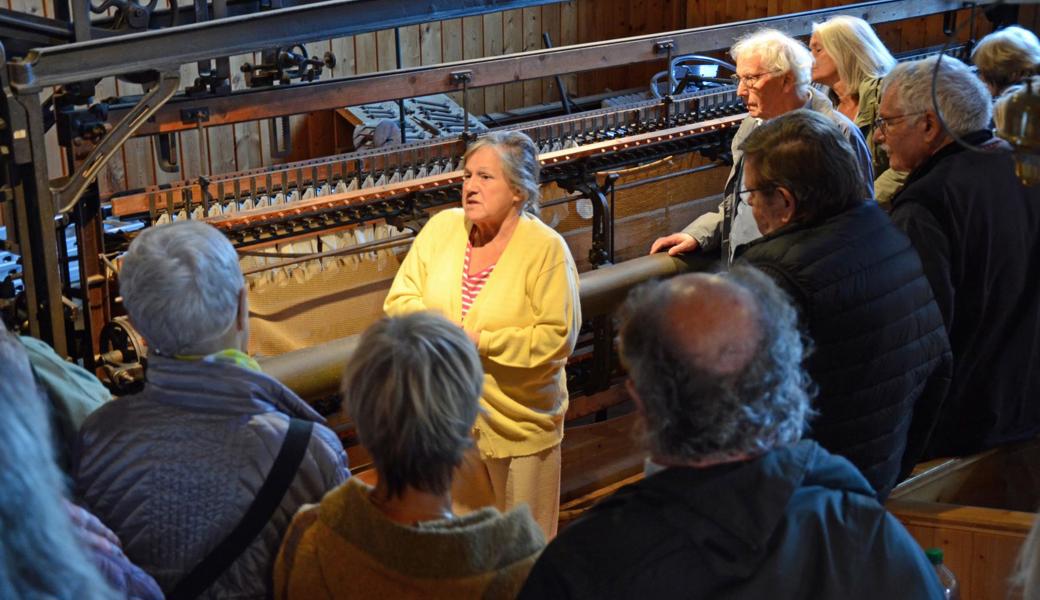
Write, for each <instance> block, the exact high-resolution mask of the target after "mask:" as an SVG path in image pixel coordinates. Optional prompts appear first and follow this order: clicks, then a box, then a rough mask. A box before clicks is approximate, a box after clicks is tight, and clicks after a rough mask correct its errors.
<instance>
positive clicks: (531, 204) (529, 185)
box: [462, 131, 541, 217]
mask: <svg viewBox="0 0 1040 600" xmlns="http://www.w3.org/2000/svg"><path fill="white" fill-rule="evenodd" d="M481 148H491V149H493V150H494V151H495V152H496V153H497V154H498V158H499V160H501V161H502V172H503V173H504V174H505V177H506V181H507V182H508V183H509V185H510V186H512V187H513V188H514V189H516V190H518V191H520V192H521V193H522V194H523V201H522V202H521V203H520V210H522V211H524V212H526V213H528V214H530V215H532V216H535V217H537V216H538V213H539V210H540V205H539V200H540V199H541V188H540V186H539V179H538V178H539V173H540V171H541V164H540V163H539V162H538V148H537V147H536V146H535V145H534V142H533V141H531V138H529V137H527V135H525V134H523V133H520V132H519V131H493V132H491V133H489V134H487V135H484V136H482V137H480V138H477V140H476V141H475V142H473V143H472V144H470V146H469V148H466V154H465V155H464V156H463V158H462V162H463V163H465V162H467V161H468V160H469V158H470V157H471V156H473V155H474V154H475V153H476V152H477V151H478V150H480V149H481Z"/></svg>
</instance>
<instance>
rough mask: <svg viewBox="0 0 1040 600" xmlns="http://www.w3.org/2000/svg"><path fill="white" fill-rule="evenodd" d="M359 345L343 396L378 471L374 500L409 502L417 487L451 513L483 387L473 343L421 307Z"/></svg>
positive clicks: (373, 330) (383, 324) (381, 324)
mask: <svg viewBox="0 0 1040 600" xmlns="http://www.w3.org/2000/svg"><path fill="white" fill-rule="evenodd" d="M358 348H360V349H361V350H360V351H359V352H356V353H355V354H354V356H353V358H352V359H351V361H350V364H349V365H348V366H347V370H346V373H345V374H344V375H343V398H344V400H345V402H346V409H347V412H348V413H349V414H350V416H351V418H352V419H353V420H354V424H355V426H356V428H357V433H358V439H359V440H360V441H361V444H362V445H363V446H364V447H365V448H367V449H368V451H369V452H370V453H371V454H372V461H373V462H374V463H375V466H376V471H377V472H378V473H379V485H377V486H376V489H375V491H374V492H373V501H374V502H376V503H377V504H379V505H381V506H389V505H392V504H395V503H398V502H400V503H403V504H405V505H407V504H408V502H409V501H410V499H412V498H413V497H414V496H413V493H414V492H416V491H419V492H425V493H427V494H433V495H438V496H441V497H443V498H445V499H446V503H445V504H444V506H443V507H442V508H443V510H444V511H445V512H447V513H450V512H451V501H450V498H451V496H450V489H451V480H452V472H453V471H454V470H455V467H457V466H458V465H459V463H460V462H461V461H462V457H463V455H464V454H465V452H466V450H468V449H469V448H470V447H471V446H472V445H473V438H472V435H471V432H472V429H473V423H474V422H475V421H476V419H477V411H478V407H479V403H478V399H479V398H480V390H481V388H483V386H484V370H483V368H481V366H480V355H478V354H477V348H476V346H474V345H473V342H471V341H470V340H469V338H468V337H466V333H465V332H464V331H463V330H462V329H461V328H460V327H459V326H457V325H455V324H453V323H451V322H450V321H448V320H447V319H445V318H443V317H440V316H438V315H435V314H433V313H429V312H420V313H412V314H410V315H407V316H403V317H397V318H386V319H383V320H381V321H378V322H377V323H376V324H375V325H373V326H371V327H370V328H369V329H368V330H367V331H365V333H364V335H362V336H361V341H360V343H359V344H358ZM406 510H407V509H406Z"/></svg>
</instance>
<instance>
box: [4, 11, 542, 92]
mask: <svg viewBox="0 0 1040 600" xmlns="http://www.w3.org/2000/svg"><path fill="white" fill-rule="evenodd" d="M558 1H559V0H484V1H482V2H479V3H476V2H472V1H470V0H466V1H459V0H456V1H454V2H448V1H445V0H442V1H440V2H431V1H430V0H395V1H394V2H385V1H384V0H326V1H324V2H315V3H312V4H303V5H300V6H293V7H289V8H282V9H278V10H269V11H262V12H257V13H253V14H248V15H241V16H236V17H228V18H227V19H221V20H219V21H207V22H203V23H194V24H191V25H182V26H180V27H171V28H167V29H157V30H152V31H146V32H142V33H135V34H130V35H124V36H118V37H114V38H109V39H99V40H92V41H89V42H77V43H74V44H65V45H63V46H56V47H52V48H38V49H35V50H33V51H31V52H30V53H29V54H28V55H26V56H25V58H24V59H23V60H18V61H13V62H12V65H11V72H12V85H14V86H15V87H16V88H19V93H35V91H37V90H40V89H43V88H45V87H49V86H52V85H60V84H65V83H71V82H74V81H84V80H87V79H100V78H104V77H109V76H113V75H122V74H125V73H133V72H137V71H145V70H149V69H156V68H159V67H163V66H167V65H172V66H178V65H183V64H187V63H192V62H198V61H202V60H209V59H213V58H220V57H222V56H235V55H238V54H248V53H250V52H256V51H259V50H262V49H264V48H271V47H281V46H293V45H296V44H301V43H307V42H315V41H319V40H328V39H335V38H340V37H348V36H352V35H357V34H360V33H368V32H370V31H376V30H380V29H389V28H392V27H405V26H408V25H419V24H421V23H427V22H430V21H441V20H446V19H457V18H461V17H467V16H473V15H481V14H485V13H491V12H499V11H504V10H511V9H516V8H525V7H532V6H541V5H543V4H553V3H556V2H558ZM88 22H89V21H88Z"/></svg>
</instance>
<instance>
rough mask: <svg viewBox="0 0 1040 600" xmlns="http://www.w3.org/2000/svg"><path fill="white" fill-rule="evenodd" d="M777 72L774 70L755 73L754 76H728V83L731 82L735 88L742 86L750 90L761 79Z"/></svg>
mask: <svg viewBox="0 0 1040 600" xmlns="http://www.w3.org/2000/svg"><path fill="white" fill-rule="evenodd" d="M779 72H780V71H777V70H775V69H774V70H772V71H763V72H761V73H755V74H754V75H730V76H729V78H730V81H732V82H733V85H735V86H737V87H740V84H744V87H746V88H748V89H752V88H754V87H755V84H756V83H758V82H759V81H761V79H762V78H763V77H765V76H766V75H773V74H774V73H779Z"/></svg>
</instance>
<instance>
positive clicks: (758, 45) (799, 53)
mask: <svg viewBox="0 0 1040 600" xmlns="http://www.w3.org/2000/svg"><path fill="white" fill-rule="evenodd" d="M729 53H730V56H732V57H733V60H736V61H739V60H741V59H742V58H743V57H747V56H757V57H758V58H759V60H761V61H762V67H763V68H765V69H768V70H770V71H776V72H779V73H790V74H791V75H792V76H793V77H794V84H795V88H796V89H797V90H798V93H799V94H802V93H805V92H806V90H808V89H809V83H811V81H812V79H811V78H812V65H813V58H812V53H811V52H809V49H808V48H806V47H805V44H803V43H801V42H800V41H798V40H796V39H794V38H793V37H790V36H789V35H787V34H785V33H783V32H781V31H778V30H776V29H759V30H758V31H755V32H754V33H751V34H749V35H746V36H744V37H742V38H740V39H738V40H737V42H736V43H735V44H733V48H731V49H730V51H729Z"/></svg>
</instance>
